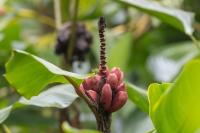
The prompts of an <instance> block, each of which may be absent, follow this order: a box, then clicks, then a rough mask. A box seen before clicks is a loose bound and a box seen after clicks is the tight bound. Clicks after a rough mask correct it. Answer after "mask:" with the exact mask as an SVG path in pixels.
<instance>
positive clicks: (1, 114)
mask: <svg viewBox="0 0 200 133" xmlns="http://www.w3.org/2000/svg"><path fill="white" fill-rule="evenodd" d="M11 110H12V105H11V106H8V107H6V108H3V109H0V123H2V122H3V121H4V120H6V118H7V117H8V116H9V114H10V112H11Z"/></svg>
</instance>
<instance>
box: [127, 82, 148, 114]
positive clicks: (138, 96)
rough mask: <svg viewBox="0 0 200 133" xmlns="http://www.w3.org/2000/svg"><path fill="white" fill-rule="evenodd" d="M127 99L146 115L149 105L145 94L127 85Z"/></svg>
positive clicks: (131, 85)
mask: <svg viewBox="0 0 200 133" xmlns="http://www.w3.org/2000/svg"><path fill="white" fill-rule="evenodd" d="M127 89H128V98H129V99H130V100H131V101H132V102H133V103H135V104H136V105H137V106H138V107H139V108H140V109H141V110H143V111H144V112H146V113H148V112H149V103H148V98H147V92H146V91H145V90H144V89H141V88H139V87H137V86H135V85H133V84H130V83H128V84H127Z"/></svg>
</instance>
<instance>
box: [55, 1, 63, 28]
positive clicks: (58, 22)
mask: <svg viewBox="0 0 200 133" xmlns="http://www.w3.org/2000/svg"><path fill="white" fill-rule="evenodd" d="M54 15H55V21H56V29H57V30H58V29H59V28H60V27H61V25H62V18H61V12H60V0H54Z"/></svg>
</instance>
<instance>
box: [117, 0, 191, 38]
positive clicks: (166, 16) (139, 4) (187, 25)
mask: <svg viewBox="0 0 200 133" xmlns="http://www.w3.org/2000/svg"><path fill="white" fill-rule="evenodd" d="M119 1H120V2H122V3H125V4H127V5H130V6H132V7H134V8H136V9H138V10H140V11H143V12H145V13H147V14H150V15H152V16H155V17H157V18H158V19H160V20H161V21H163V22H165V23H167V24H169V25H171V26H173V27H174V28H177V29H179V30H181V31H183V32H185V33H186V34H188V35H192V33H193V31H194V29H193V27H192V23H193V20H194V14H193V13H191V12H186V11H182V10H178V9H172V8H169V7H164V6H161V5H160V4H158V3H156V2H153V1H147V0H119Z"/></svg>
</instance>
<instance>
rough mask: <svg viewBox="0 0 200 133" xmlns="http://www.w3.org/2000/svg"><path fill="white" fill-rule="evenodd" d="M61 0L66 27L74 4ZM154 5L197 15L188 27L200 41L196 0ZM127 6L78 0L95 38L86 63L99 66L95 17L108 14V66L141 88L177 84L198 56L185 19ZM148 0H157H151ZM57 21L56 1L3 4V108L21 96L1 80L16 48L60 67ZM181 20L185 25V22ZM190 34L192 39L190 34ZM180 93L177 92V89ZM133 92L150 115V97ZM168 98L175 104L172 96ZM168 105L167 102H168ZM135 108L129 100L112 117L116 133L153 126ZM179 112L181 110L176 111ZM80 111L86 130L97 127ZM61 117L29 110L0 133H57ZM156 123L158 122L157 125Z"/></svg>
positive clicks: (19, 111) (11, 119) (0, 93)
mask: <svg viewBox="0 0 200 133" xmlns="http://www.w3.org/2000/svg"><path fill="white" fill-rule="evenodd" d="M60 1H61V9H60V10H61V15H62V23H65V22H66V21H71V19H72V16H71V14H72V10H73V9H71V6H72V5H71V1H72V0H60ZM156 1H157V2H159V4H160V5H162V6H164V7H166V8H167V6H168V7H177V8H179V9H183V10H186V11H191V12H193V13H194V14H195V19H194V24H193V26H194V27H190V26H191V25H189V28H194V34H193V36H195V38H197V39H200V9H199V6H200V3H199V1H198V0H180V1H178V2H177V3H178V4H177V3H175V2H171V0H156ZM127 2H128V0H123V1H122V0H117V1H115V0H110V1H107V0H80V5H79V15H78V20H79V21H81V22H83V23H84V24H86V27H87V28H88V30H89V31H90V32H91V33H92V35H93V37H94V39H93V40H94V42H93V44H92V51H91V53H90V57H88V59H87V60H89V62H90V64H91V67H92V68H91V69H95V68H97V67H98V60H99V59H98V50H99V42H98V41H99V39H98V31H97V30H98V29H97V28H98V27H97V19H98V18H99V16H105V18H106V20H107V29H106V42H107V49H108V50H107V53H108V54H107V55H108V65H109V67H113V66H120V67H121V68H122V70H124V72H125V78H126V80H127V81H129V82H131V83H134V84H136V85H137V86H140V87H141V88H147V86H148V85H149V84H150V83H152V82H156V81H158V82H161V81H165V82H171V81H173V79H174V78H175V77H176V76H177V74H178V72H179V71H180V69H181V68H182V66H183V65H184V64H185V63H186V62H187V61H188V60H190V59H191V58H194V57H195V56H196V55H197V53H198V52H197V48H196V47H195V45H194V42H192V41H191V39H190V37H189V36H188V35H186V34H188V32H186V30H185V29H186V28H185V27H184V26H183V25H182V24H183V23H182V21H180V20H176V17H169V15H168V14H167V15H166V14H165V15H164V16H163V14H162V13H161V14H159V15H156V13H155V12H154V11H149V9H143V8H142V9H141V5H139V6H136V5H133V4H134V3H132V4H130V3H129V4H127ZM149 2H153V0H150V1H149ZM166 3H170V4H169V5H167V4H166ZM143 6H144V5H143ZM147 6H148V4H147ZM133 7H134V8H133ZM135 7H136V8H135ZM157 12H159V11H157ZM159 13H160V12H159ZM175 16H176V15H175ZM155 17H157V18H155ZM160 17H161V18H160ZM168 17H169V18H170V19H169V18H168ZM54 19H55V17H54V3H53V1H52V0H34V1H31V0H20V1H16V0H1V1H0V107H1V108H4V107H7V106H9V105H11V104H13V103H15V102H16V101H17V100H18V99H19V94H18V93H16V91H15V89H13V88H12V86H10V85H9V84H8V83H7V82H6V80H5V78H4V76H3V75H4V74H5V63H6V62H7V61H8V59H9V57H10V56H11V52H12V49H19V50H25V51H27V52H30V53H32V54H34V55H37V56H39V57H41V58H43V59H46V60H47V61H49V62H52V63H53V64H56V65H58V66H62V57H61V56H57V55H55V54H54V47H55V43H56V37H57V35H56V34H57V32H56V31H57V29H56V26H55V20H54ZM159 20H162V21H159ZM183 21H185V20H184V18H183ZM189 21H190V20H189ZM174 23H175V26H174V25H173V24H174ZM187 26H188V25H186V27H187ZM177 27H178V28H177ZM185 33H186V34H185ZM189 34H190V35H191V32H190V33H189ZM169 51H170V52H169ZM161 57H162V58H161ZM152 60H153V62H154V63H153V64H152V63H151V62H152ZM155 60H156V63H155ZM177 62H178V63H177ZM30 67H31V66H30ZM33 67H34V66H33ZM152 68H154V69H156V70H157V71H154V70H153V69H152ZM27 69H31V68H27ZM194 73H195V72H194ZM157 75H161V76H157ZM163 75H164V76H163ZM28 78H29V77H27V79H28ZM19 80H20V79H19ZM25 84H29V83H25ZM175 88H176V86H175ZM186 89H187V88H186ZM177 90H178V91H179V89H177ZM129 91H130V90H129ZM133 93H134V96H135V94H138V95H139V97H141V99H139V100H138V99H137V98H138V97H133V98H130V101H133V102H135V100H138V101H139V103H140V102H142V103H143V106H142V107H140V106H139V107H140V108H142V110H145V111H146V110H147V105H146V98H147V97H145V96H146V95H143V94H144V93H143V94H142V96H141V95H140V93H138V92H137V91H136V92H135V90H133ZM130 94H131V93H130ZM196 94H198V93H196ZM170 97H172V99H173V100H176V99H175V98H174V97H173V96H170ZM165 101H167V102H168V99H167V100H165ZM135 105H137V102H136V104H134V103H132V102H128V103H127V104H126V105H125V107H124V108H123V109H122V110H121V111H119V112H118V113H116V114H114V118H113V124H112V131H113V132H115V133H122V132H123V133H144V132H147V131H150V130H152V129H153V128H154V127H153V124H152V122H151V120H150V118H149V117H148V115H147V114H146V113H144V112H142V111H141V110H139V109H138V107H137V106H135ZM150 106H151V105H150ZM162 106H164V107H160V108H161V112H162V111H163V110H162V109H163V108H168V106H171V105H169V104H167V105H166V106H165V105H162ZM175 110H178V109H176V108H175ZM80 111H81V112H82V113H81V116H80V118H81V122H82V123H83V124H82V128H86V129H88V128H92V129H95V124H94V122H95V120H94V117H92V116H91V112H90V111H89V110H88V108H87V107H86V105H85V104H83V103H81V104H80ZM180 111H181V110H180ZM158 117H159V116H158ZM58 119H59V116H58V111H57V109H55V108H38V107H35V106H25V107H22V108H17V109H16V110H14V111H12V112H11V114H10V116H9V118H8V119H7V120H6V121H5V123H4V125H0V126H1V127H0V132H6V130H8V131H7V132H6V133H8V132H9V131H10V132H12V133H36V132H37V133H55V132H58V130H59V121H58ZM155 122H156V123H157V121H155ZM159 122H160V121H159ZM170 122H171V121H170ZM155 125H156V124H155ZM161 130H162V129H161ZM76 131H77V130H76Z"/></svg>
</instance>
